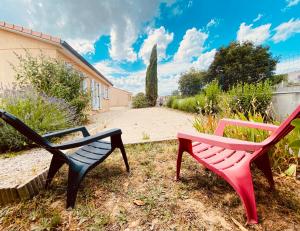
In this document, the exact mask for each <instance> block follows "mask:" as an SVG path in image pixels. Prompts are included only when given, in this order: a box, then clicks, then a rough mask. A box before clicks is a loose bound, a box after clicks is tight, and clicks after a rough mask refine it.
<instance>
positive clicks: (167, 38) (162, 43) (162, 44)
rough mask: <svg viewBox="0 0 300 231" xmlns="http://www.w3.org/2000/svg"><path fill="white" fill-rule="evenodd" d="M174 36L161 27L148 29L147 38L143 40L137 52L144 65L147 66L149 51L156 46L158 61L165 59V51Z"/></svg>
mask: <svg viewBox="0 0 300 231" xmlns="http://www.w3.org/2000/svg"><path fill="white" fill-rule="evenodd" d="M173 37H174V34H173V33H168V32H167V31H166V30H165V28H164V27H163V26H161V27H160V28H157V29H150V30H149V32H148V37H147V38H146V39H145V40H144V42H143V44H142V45H141V48H140V51H139V57H140V58H142V59H143V61H144V63H145V64H148V62H149V58H150V54H151V50H152V48H153V46H154V45H155V44H157V56H158V61H161V60H163V59H165V58H166V57H167V56H166V49H167V47H168V45H169V43H171V42H172V41H173Z"/></svg>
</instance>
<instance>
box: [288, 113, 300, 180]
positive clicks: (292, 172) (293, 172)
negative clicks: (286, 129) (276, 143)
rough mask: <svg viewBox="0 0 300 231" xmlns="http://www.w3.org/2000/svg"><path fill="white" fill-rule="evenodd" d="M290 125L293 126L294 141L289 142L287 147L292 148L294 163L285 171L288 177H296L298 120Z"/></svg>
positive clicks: (299, 142)
mask: <svg viewBox="0 0 300 231" xmlns="http://www.w3.org/2000/svg"><path fill="white" fill-rule="evenodd" d="M291 125H293V126H294V127H295V128H294V131H293V132H294V134H295V137H294V139H293V140H292V141H291V142H290V144H289V147H290V148H292V150H293V153H294V154H295V159H296V163H295V164H292V165H290V167H289V169H288V170H287V171H286V172H287V173H288V175H296V173H297V172H299V170H298V169H297V168H298V167H299V163H300V119H299V118H298V119H294V120H293V121H292V122H291Z"/></svg>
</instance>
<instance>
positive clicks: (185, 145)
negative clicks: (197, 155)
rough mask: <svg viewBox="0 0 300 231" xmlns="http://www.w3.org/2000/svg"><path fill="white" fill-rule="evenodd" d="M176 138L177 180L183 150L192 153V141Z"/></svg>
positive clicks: (177, 178)
mask: <svg viewBox="0 0 300 231" xmlns="http://www.w3.org/2000/svg"><path fill="white" fill-rule="evenodd" d="M178 140H179V146H178V156H177V165H176V178H175V180H179V178H180V169H181V162H182V154H183V152H188V153H192V142H191V141H190V140H186V139H178Z"/></svg>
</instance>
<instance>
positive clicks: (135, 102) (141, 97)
mask: <svg viewBox="0 0 300 231" xmlns="http://www.w3.org/2000/svg"><path fill="white" fill-rule="evenodd" d="M132 107H133V108H144V107H148V102H147V99H146V96H145V94H144V93H143V92H140V93H138V94H136V96H134V97H133V99H132Z"/></svg>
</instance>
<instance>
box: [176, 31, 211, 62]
mask: <svg viewBox="0 0 300 231" xmlns="http://www.w3.org/2000/svg"><path fill="white" fill-rule="evenodd" d="M207 38H208V34H206V33H204V32H202V31H201V30H197V29H196V28H192V29H189V30H187V31H186V32H185V35H184V36H183V39H182V41H181V42H180V45H179V48H178V50H177V52H176V54H175V55H174V60H175V61H191V60H193V58H195V57H198V56H199V55H200V54H201V52H202V51H203V49H204V48H203V45H204V42H205V40H206V39H207Z"/></svg>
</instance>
